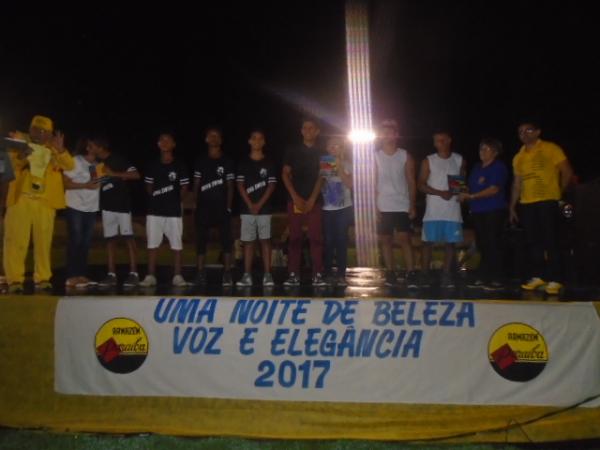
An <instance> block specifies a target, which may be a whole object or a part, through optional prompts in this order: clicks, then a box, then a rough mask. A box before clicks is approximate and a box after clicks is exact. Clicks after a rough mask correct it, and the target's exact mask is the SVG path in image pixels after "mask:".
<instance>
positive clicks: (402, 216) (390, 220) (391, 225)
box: [377, 212, 412, 236]
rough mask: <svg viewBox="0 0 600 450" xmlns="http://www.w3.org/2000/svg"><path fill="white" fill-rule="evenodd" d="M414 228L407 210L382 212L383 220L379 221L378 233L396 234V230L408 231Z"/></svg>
mask: <svg viewBox="0 0 600 450" xmlns="http://www.w3.org/2000/svg"><path fill="white" fill-rule="evenodd" d="M411 229H412V227H411V224H410V219H409V218H408V213H407V212H382V213H381V220H380V221H379V222H378V223H377V233H379V234H383V235H386V236H387V235H391V234H394V230H396V231H399V232H401V233H408V232H410V231H411Z"/></svg>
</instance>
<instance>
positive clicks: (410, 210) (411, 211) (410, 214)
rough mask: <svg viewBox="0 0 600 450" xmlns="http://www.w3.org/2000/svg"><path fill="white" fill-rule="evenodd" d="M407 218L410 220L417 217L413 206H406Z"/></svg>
mask: <svg viewBox="0 0 600 450" xmlns="http://www.w3.org/2000/svg"><path fill="white" fill-rule="evenodd" d="M408 218H409V219H410V220H415V219H416V218H417V208H416V207H414V206H411V207H410V208H408Z"/></svg>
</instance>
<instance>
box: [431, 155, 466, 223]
mask: <svg viewBox="0 0 600 450" xmlns="http://www.w3.org/2000/svg"><path fill="white" fill-rule="evenodd" d="M427 161H429V178H427V184H428V185H429V186H430V187H432V188H434V189H438V190H440V191H447V190H448V175H460V168H461V166H462V161H463V158H462V156H461V155H459V154H458V153H450V156H449V157H448V158H445V159H444V158H440V156H439V155H438V154H437V153H434V154H433V155H429V156H428V157H427ZM434 220H445V221H449V222H462V214H461V211H460V203H459V201H458V195H453V196H452V198H451V199H450V200H444V199H443V198H442V197H440V196H439V195H429V194H427V206H426V207H425V216H424V217H423V222H430V221H434Z"/></svg>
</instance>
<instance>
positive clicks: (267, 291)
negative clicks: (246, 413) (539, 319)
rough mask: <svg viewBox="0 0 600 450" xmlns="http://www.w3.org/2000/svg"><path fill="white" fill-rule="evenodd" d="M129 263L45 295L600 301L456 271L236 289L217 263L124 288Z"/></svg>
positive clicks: (58, 283) (571, 290)
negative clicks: (422, 281)
mask: <svg viewBox="0 0 600 450" xmlns="http://www.w3.org/2000/svg"><path fill="white" fill-rule="evenodd" d="M127 270H128V269H127V267H126V266H123V265H120V266H118V269H117V275H118V278H119V280H120V282H119V283H118V285H117V286H116V287H115V288H109V289H107V288H101V287H99V286H92V287H89V288H86V289H74V288H71V289H68V290H67V289H65V275H64V270H63V269H60V268H59V269H57V270H55V272H54V276H53V278H52V284H53V290H52V291H51V292H46V293H45V294H50V295H55V296H62V295H67V296H73V295H74V296H78V295H93V296H114V295H157V296H164V295H182V296H246V297H247V296H253V297H256V296H261V297H289V296H292V297H314V298H325V297H331V298H342V297H357V298H368V297H379V298H381V297H384V298H388V297H389V298H411V299H442V298H443V299H479V300H528V301H563V302H564V301H567V302H568V301H596V300H598V301H600V285H575V284H567V285H566V288H565V289H564V291H563V292H561V293H560V295H547V294H546V293H544V292H539V291H533V292H527V291H523V290H522V289H521V288H520V281H519V280H514V279H513V280H507V281H506V283H505V285H504V287H503V288H502V289H499V290H495V291H488V290H485V289H483V288H471V287H469V286H468V282H469V280H471V279H472V274H471V273H470V272H467V271H457V272H456V276H455V281H456V288H454V289H442V288H440V286H439V283H437V284H436V282H435V280H439V272H436V271H432V278H433V280H434V282H433V283H432V284H431V286H430V287H428V288H418V289H408V288H407V287H406V285H405V283H404V282H403V280H402V278H401V276H400V278H399V280H398V283H397V285H396V286H393V287H387V286H384V285H383V284H384V283H383V281H384V280H383V272H382V271H381V270H378V269H360V268H349V269H348V274H347V275H348V276H347V281H348V286H346V287H336V286H326V287H313V286H312V285H311V280H310V274H309V273H304V275H303V278H302V284H301V285H300V286H298V287H291V288H290V287H285V286H283V281H284V280H285V279H286V277H287V271H286V270H285V269H283V268H275V269H274V271H273V277H274V279H275V286H273V287H271V288H265V287H263V286H262V285H261V280H262V278H261V277H262V274H261V273H258V272H257V273H254V274H253V280H254V286H252V287H250V288H238V287H236V286H232V287H227V288H226V287H223V286H221V277H222V273H223V269H222V267H221V266H219V265H210V266H209V267H207V269H206V272H207V281H208V282H207V284H206V285H204V286H197V285H190V286H188V287H184V288H175V287H173V286H171V285H170V280H171V278H172V276H173V274H172V269H171V268H169V267H160V266H159V268H158V273H157V279H158V285H157V286H156V287H153V288H142V287H140V286H138V287H133V288H132V287H124V286H123V284H122V280H124V279H125V277H126V276H127ZM89 273H90V277H91V278H92V279H94V280H101V279H102V278H104V276H105V275H106V268H105V266H91V267H90V270H89ZM233 274H234V281H235V280H237V279H239V278H240V277H241V273H240V271H239V270H238V269H234V270H233ZM144 275H145V273H144V272H141V273H140V279H143V277H144ZM194 276H195V268H194V267H191V266H188V267H184V277H185V278H186V280H188V281H190V282H191V281H193V279H194ZM24 294H25V295H39V294H44V293H43V292H36V291H35V289H34V285H33V282H32V281H31V275H30V274H29V279H28V280H27V281H26V283H25V292H24Z"/></svg>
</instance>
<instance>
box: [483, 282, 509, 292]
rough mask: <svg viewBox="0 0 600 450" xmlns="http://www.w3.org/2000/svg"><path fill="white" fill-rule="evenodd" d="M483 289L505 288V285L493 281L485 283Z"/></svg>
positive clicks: (495, 289) (496, 289)
mask: <svg viewBox="0 0 600 450" xmlns="http://www.w3.org/2000/svg"><path fill="white" fill-rule="evenodd" d="M483 289H484V290H486V291H499V290H501V289H504V285H503V284H502V283H500V282H499V281H491V282H490V283H485V284H484V285H483Z"/></svg>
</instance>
